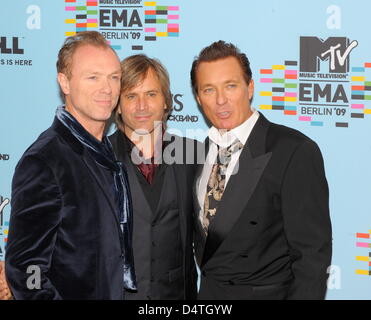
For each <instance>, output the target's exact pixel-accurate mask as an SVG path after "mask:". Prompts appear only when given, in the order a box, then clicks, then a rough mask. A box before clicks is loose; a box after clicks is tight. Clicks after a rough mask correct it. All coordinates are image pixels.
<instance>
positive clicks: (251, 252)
mask: <svg viewBox="0 0 371 320" xmlns="http://www.w3.org/2000/svg"><path fill="white" fill-rule="evenodd" d="M201 172H202V166H200V168H199V170H198V173H197V175H196V182H197V181H198V179H197V178H199V176H200V174H201ZM195 187H196V186H195ZM195 192H196V189H194V196H195V202H196V203H195V205H196V207H198V210H196V214H197V217H196V219H195V221H196V238H195V248H196V257H197V260H198V262H199V265H200V268H201V274H202V276H201V287H200V292H199V298H200V299H323V298H324V296H325V292H326V279H327V268H328V267H329V265H330V262H331V242H332V239H331V223H330V218H329V209H328V197H329V195H328V186H327V181H326V178H325V172H324V166H323V159H322V156H321V152H320V150H319V148H318V146H317V145H316V143H315V142H313V141H312V140H310V139H309V138H308V137H306V136H305V135H303V134H302V133H300V132H298V131H296V130H293V129H290V128H287V127H285V126H281V125H276V124H273V123H271V122H269V121H268V120H267V119H266V118H265V117H264V116H263V115H262V114H260V117H259V119H258V121H257V123H256V125H255V126H254V128H253V130H252V132H251V134H250V136H249V138H248V140H247V143H246V144H245V146H244V148H243V150H242V152H241V155H240V158H239V170H238V173H237V174H236V175H233V176H231V178H230V180H229V182H228V185H227V187H226V189H225V191H224V194H223V197H222V200H221V202H220V204H219V206H218V208H217V212H216V216H215V218H214V219H213V221H212V222H211V223H210V226H209V233H208V237H207V238H206V239H205V237H204V236H203V233H202V227H201V224H200V222H199V219H198V212H199V205H198V201H197V195H196V193H195Z"/></svg>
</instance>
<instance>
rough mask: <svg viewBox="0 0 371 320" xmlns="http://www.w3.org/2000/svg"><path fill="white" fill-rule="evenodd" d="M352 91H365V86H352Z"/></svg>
mask: <svg viewBox="0 0 371 320" xmlns="http://www.w3.org/2000/svg"><path fill="white" fill-rule="evenodd" d="M352 90H361V91H363V90H365V86H352Z"/></svg>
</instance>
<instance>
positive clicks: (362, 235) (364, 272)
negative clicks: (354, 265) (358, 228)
mask: <svg viewBox="0 0 371 320" xmlns="http://www.w3.org/2000/svg"><path fill="white" fill-rule="evenodd" d="M356 238H357V240H360V241H356V247H357V248H371V242H365V241H366V240H370V238H371V230H369V232H368V233H361V232H357V233H356ZM368 251H369V252H368V255H367V256H365V255H362V256H356V261H362V262H367V265H368V270H363V269H357V270H356V274H358V275H365V276H371V251H370V250H368ZM363 252H364V251H363Z"/></svg>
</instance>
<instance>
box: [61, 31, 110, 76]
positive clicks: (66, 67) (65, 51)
mask: <svg viewBox="0 0 371 320" xmlns="http://www.w3.org/2000/svg"><path fill="white" fill-rule="evenodd" d="M83 45H92V46H95V47H100V48H103V49H105V48H106V49H111V50H112V51H113V52H115V51H114V50H113V49H112V48H111V46H110V45H109V44H108V43H107V40H106V39H105V38H104V37H103V35H102V34H100V33H99V32H97V31H83V32H79V33H77V34H76V35H74V36H71V37H68V38H66V40H65V41H64V43H63V46H62V48H61V49H60V50H59V53H58V61H57V72H58V73H63V74H65V75H66V76H67V78H71V75H72V70H71V64H72V56H73V54H74V53H75V51H76V50H77V48H79V47H81V46H83ZM115 54H116V52H115Z"/></svg>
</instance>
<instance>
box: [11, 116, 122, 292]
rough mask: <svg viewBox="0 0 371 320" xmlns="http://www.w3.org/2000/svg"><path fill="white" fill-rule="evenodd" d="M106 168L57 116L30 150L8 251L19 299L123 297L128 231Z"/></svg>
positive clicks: (17, 181)
mask: <svg viewBox="0 0 371 320" xmlns="http://www.w3.org/2000/svg"><path fill="white" fill-rule="evenodd" d="M103 170H105V169H103V168H102V167H100V166H99V165H97V164H96V162H95V161H94V159H93V158H92V157H91V155H90V154H89V152H88V150H87V149H86V148H85V147H83V146H82V144H81V143H80V142H79V141H78V140H77V139H76V138H75V137H74V136H73V135H72V134H71V133H70V131H69V130H68V129H67V128H66V127H65V126H63V125H62V123H61V122H60V121H59V120H57V119H55V120H54V123H53V124H52V126H51V127H50V128H49V129H48V130H46V131H45V132H44V133H42V134H41V135H40V137H39V138H38V139H37V140H36V142H35V143H33V144H32V145H31V147H30V148H29V149H28V150H27V151H26V152H25V153H24V155H23V156H22V158H21V160H20V161H19V163H18V165H17V167H16V170H15V174H14V177H13V185H12V208H11V217H10V227H9V238H8V244H7V251H6V276H7V279H8V282H9V285H10V288H11V290H12V292H13V294H14V296H15V298H16V299H122V298H123V260H122V258H121V254H122V252H123V249H122V248H121V244H122V241H121V237H122V232H121V230H120V226H119V221H118V216H117V204H116V203H115V200H114V198H113V185H112V183H113V180H112V179H113V178H111V176H110V173H109V172H104V171H103ZM33 266H36V267H33ZM37 268H39V269H37ZM37 270H40V273H39V272H38V271H37ZM39 274H40V276H41V278H40V280H41V281H40V288H39V289H38V288H36V289H35V287H38V285H37V278H38V276H39ZM30 288H31V289H30ZM32 288H34V289H32Z"/></svg>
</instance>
